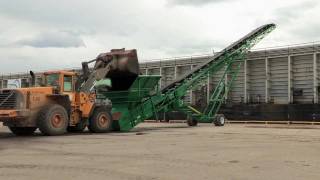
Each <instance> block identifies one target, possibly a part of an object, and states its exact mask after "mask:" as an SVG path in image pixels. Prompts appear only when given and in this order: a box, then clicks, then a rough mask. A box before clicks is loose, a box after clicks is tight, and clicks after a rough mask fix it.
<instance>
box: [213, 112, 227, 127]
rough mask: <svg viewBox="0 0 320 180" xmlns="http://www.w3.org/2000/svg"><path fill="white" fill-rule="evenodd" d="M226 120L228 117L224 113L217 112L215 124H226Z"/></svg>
mask: <svg viewBox="0 0 320 180" xmlns="http://www.w3.org/2000/svg"><path fill="white" fill-rule="evenodd" d="M225 122H226V118H225V117H224V115H222V114H217V115H216V117H215V118H214V121H213V123H214V125H215V126H224V124H225Z"/></svg>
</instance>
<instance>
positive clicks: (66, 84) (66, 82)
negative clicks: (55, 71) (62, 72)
mask: <svg viewBox="0 0 320 180" xmlns="http://www.w3.org/2000/svg"><path fill="white" fill-rule="evenodd" d="M63 90H64V91H72V76H64V77H63Z"/></svg>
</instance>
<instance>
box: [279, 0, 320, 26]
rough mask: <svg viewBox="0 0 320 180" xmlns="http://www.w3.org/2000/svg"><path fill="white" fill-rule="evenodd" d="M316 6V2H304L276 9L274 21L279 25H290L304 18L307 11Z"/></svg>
mask: <svg viewBox="0 0 320 180" xmlns="http://www.w3.org/2000/svg"><path fill="white" fill-rule="evenodd" d="M317 5H318V2H317V1H305V2H302V3H297V4H294V5H291V6H286V7H281V8H277V9H276V10H275V11H274V17H275V19H276V20H275V21H277V22H278V23H281V24H290V23H292V22H294V21H296V20H298V19H299V18H301V16H304V15H305V14H306V13H307V12H308V11H309V10H311V9H313V8H315V7H316V6H317Z"/></svg>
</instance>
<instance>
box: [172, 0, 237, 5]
mask: <svg viewBox="0 0 320 180" xmlns="http://www.w3.org/2000/svg"><path fill="white" fill-rule="evenodd" d="M226 1H231V0H168V4H169V5H189V6H199V5H200V6H201V5H206V4H210V3H220V2H226Z"/></svg>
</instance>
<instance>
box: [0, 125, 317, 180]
mask: <svg viewBox="0 0 320 180" xmlns="http://www.w3.org/2000/svg"><path fill="white" fill-rule="evenodd" d="M267 127H268V128H265V125H259V126H257V125H227V126H225V127H222V128H216V127H214V126H210V125H209V124H206V125H201V126H200V127H195V128H186V125H184V124H154V123H146V124H142V125H140V126H139V127H138V128H137V129H135V131H134V132H130V133H110V134H90V133H84V134H73V135H66V136H59V137H44V136H40V135H39V134H38V135H36V136H34V137H15V136H13V135H11V134H10V133H9V132H8V131H7V130H6V128H0V179H1V180H2V179H5V180H10V179H30V180H31V179H32V180H35V179H41V180H43V179H54V180H56V179H86V180H87V179H89V178H90V179H91V180H98V179H111V180H117V179H119V180H120V179H121V180H123V179H134V180H144V179H146V180H150V179H161V180H162V179H172V180H179V179H183V180H188V179H190V180H198V179H199V180H200V179H210V180H211V179H246V180H247V179H266V180H272V179H281V180H283V179H290V180H293V179H320V170H319V169H320V127H319V126H305V125H303V126H287V125H277V126H275V125H273V126H272V125H268V126H267ZM314 127H315V128H314Z"/></svg>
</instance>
